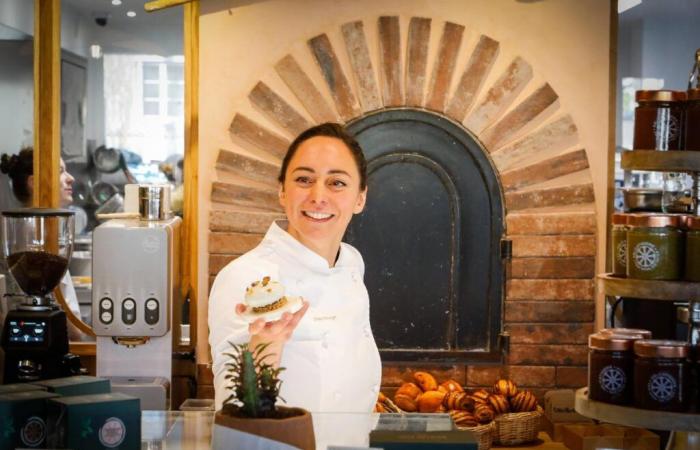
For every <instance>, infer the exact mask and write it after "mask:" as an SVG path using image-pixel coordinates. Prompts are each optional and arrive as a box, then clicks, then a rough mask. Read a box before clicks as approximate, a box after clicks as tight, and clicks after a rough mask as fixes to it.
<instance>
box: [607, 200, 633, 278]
mask: <svg viewBox="0 0 700 450" xmlns="http://www.w3.org/2000/svg"><path fill="white" fill-rule="evenodd" d="M628 217H629V214H625V213H615V214H613V215H612V239H611V240H610V244H611V245H612V248H611V249H610V250H611V252H610V254H611V255H612V270H613V275H615V276H616V277H625V276H627V267H626V266H627V228H628V227H627V218H628Z"/></svg>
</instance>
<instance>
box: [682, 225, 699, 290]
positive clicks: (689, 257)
mask: <svg viewBox="0 0 700 450" xmlns="http://www.w3.org/2000/svg"><path fill="white" fill-rule="evenodd" d="M685 226H686V229H687V230H688V231H686V237H685V279H686V280H688V281H700V217H699V216H687V217H686V220H685Z"/></svg>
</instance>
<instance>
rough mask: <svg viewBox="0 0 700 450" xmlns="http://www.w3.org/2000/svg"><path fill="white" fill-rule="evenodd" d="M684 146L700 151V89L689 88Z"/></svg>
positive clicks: (687, 148)
mask: <svg viewBox="0 0 700 450" xmlns="http://www.w3.org/2000/svg"><path fill="white" fill-rule="evenodd" d="M683 148H685V149H686V150H694V151H700V89H689V90H688V101H687V102H686V108H685V140H684V142H683Z"/></svg>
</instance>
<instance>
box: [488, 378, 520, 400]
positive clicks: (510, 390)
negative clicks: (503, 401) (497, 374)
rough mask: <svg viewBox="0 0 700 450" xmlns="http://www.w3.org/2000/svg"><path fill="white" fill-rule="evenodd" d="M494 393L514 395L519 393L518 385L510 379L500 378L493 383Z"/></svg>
mask: <svg viewBox="0 0 700 450" xmlns="http://www.w3.org/2000/svg"><path fill="white" fill-rule="evenodd" d="M493 393H494V394H501V395H504V396H506V397H513V396H514V395H515V394H517V393H518V387H517V386H516V385H515V383H513V382H512V381H510V380H498V381H496V384H494V385H493Z"/></svg>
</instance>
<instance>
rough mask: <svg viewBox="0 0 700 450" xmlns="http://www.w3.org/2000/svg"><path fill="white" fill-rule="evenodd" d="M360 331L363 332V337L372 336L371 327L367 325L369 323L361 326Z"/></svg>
mask: <svg viewBox="0 0 700 450" xmlns="http://www.w3.org/2000/svg"><path fill="white" fill-rule="evenodd" d="M362 331H363V332H364V333H365V337H366V338H368V337H370V336H372V329H371V328H370V327H369V325H365V326H364V327H363V328H362Z"/></svg>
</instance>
